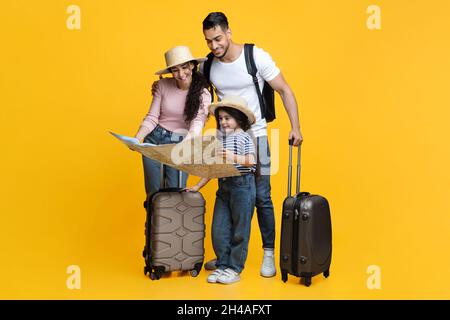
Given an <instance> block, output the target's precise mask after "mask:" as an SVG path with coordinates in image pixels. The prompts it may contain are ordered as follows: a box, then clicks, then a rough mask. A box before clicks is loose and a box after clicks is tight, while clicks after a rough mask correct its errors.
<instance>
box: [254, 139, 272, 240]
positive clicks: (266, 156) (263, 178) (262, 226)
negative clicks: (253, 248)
mask: <svg viewBox="0 0 450 320" xmlns="http://www.w3.org/2000/svg"><path fill="white" fill-rule="evenodd" d="M256 146H257V155H258V156H257V158H258V159H257V165H256V212H257V214H258V224H259V230H260V231H261V237H262V243H263V248H265V249H273V248H274V247H275V213H274V210H273V203H272V198H271V195H270V190H271V188H270V149H269V142H268V139H267V136H262V137H257V138H256Z"/></svg>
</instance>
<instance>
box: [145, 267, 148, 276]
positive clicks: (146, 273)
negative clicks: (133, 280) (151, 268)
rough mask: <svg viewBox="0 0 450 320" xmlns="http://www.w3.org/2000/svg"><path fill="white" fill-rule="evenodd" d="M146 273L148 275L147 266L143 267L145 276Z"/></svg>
mask: <svg viewBox="0 0 450 320" xmlns="http://www.w3.org/2000/svg"><path fill="white" fill-rule="evenodd" d="M147 273H148V268H147V266H145V267H144V274H145V275H147Z"/></svg>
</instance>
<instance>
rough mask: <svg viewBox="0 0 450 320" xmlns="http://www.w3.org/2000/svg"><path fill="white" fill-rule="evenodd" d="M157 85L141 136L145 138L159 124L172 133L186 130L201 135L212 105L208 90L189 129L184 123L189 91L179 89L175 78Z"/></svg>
mask: <svg viewBox="0 0 450 320" xmlns="http://www.w3.org/2000/svg"><path fill="white" fill-rule="evenodd" d="M157 84H158V85H157V89H156V91H155V92H154V94H153V100H152V104H151V106H150V111H149V112H148V114H147V115H146V117H145V118H144V120H143V121H142V123H141V129H140V130H139V131H140V135H141V136H142V137H145V136H146V135H147V134H149V133H150V132H152V131H153V129H154V128H155V127H156V125H157V124H159V125H160V126H161V127H163V128H164V129H167V130H170V131H175V130H177V129H178V130H179V129H185V130H188V131H189V135H200V134H201V132H202V129H203V126H204V125H205V121H206V118H207V116H208V106H209V105H210V104H211V94H210V93H209V92H208V90H207V89H204V90H203V94H202V96H201V104H200V108H199V110H198V113H197V116H196V117H195V118H194V120H192V121H191V123H190V126H189V127H188V125H187V124H186V122H185V121H184V105H185V103H186V96H187V93H188V90H181V89H178V87H177V85H176V80H175V79H174V78H164V79H161V80H159V81H158V82H157ZM142 130H143V132H142Z"/></svg>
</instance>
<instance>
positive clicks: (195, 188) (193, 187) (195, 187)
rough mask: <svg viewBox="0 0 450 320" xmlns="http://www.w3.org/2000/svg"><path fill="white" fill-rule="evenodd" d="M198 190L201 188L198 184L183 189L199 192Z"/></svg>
mask: <svg viewBox="0 0 450 320" xmlns="http://www.w3.org/2000/svg"><path fill="white" fill-rule="evenodd" d="M198 190H200V187H199V186H198V185H195V186H192V187H190V188H184V189H183V191H186V192H198Z"/></svg>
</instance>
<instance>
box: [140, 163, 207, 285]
mask: <svg viewBox="0 0 450 320" xmlns="http://www.w3.org/2000/svg"><path fill="white" fill-rule="evenodd" d="M181 175H182V173H181V171H180V173H179V176H178V180H179V182H178V188H164V187H162V189H160V190H159V191H157V192H155V193H153V194H151V195H148V197H147V200H146V201H145V202H144V207H145V208H146V212H147V219H146V222H145V238H146V239H145V240H146V241H145V247H144V251H143V256H144V259H145V267H144V274H146V275H147V274H148V273H149V274H150V275H149V276H150V279H152V280H159V279H160V277H161V276H162V275H163V274H164V273H165V272H171V271H189V272H190V274H191V276H193V277H196V276H197V275H198V274H199V272H200V270H201V269H202V266H203V260H204V255H205V248H204V238H205V199H204V198H203V196H202V194H201V193H200V192H185V191H182V188H181ZM163 177H164V166H163V165H161V184H160V185H161V186H164V178H163Z"/></svg>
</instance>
